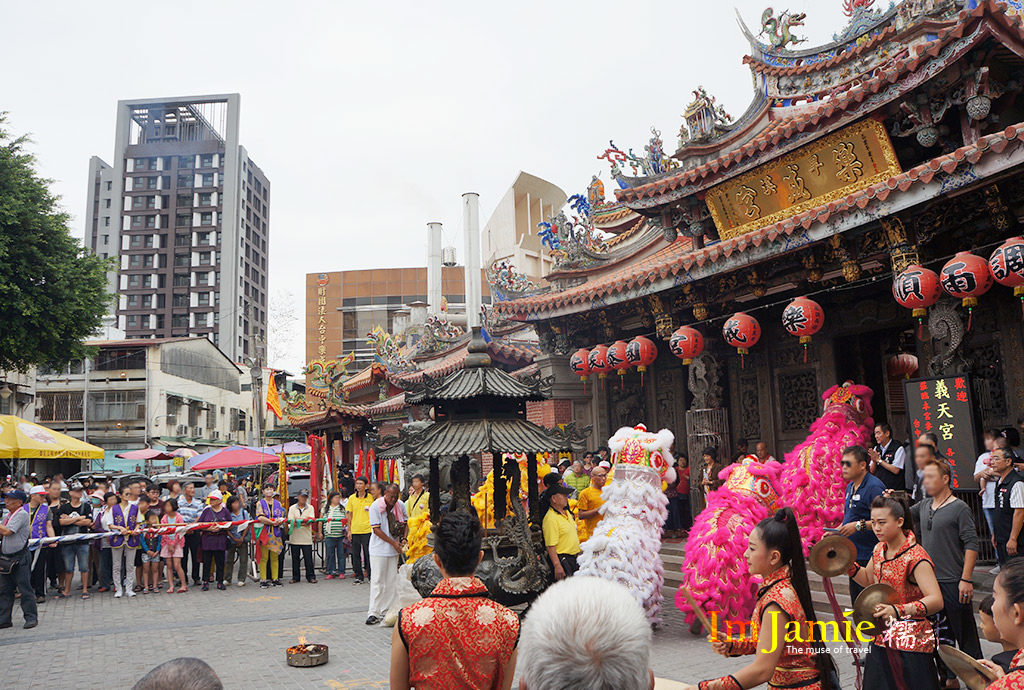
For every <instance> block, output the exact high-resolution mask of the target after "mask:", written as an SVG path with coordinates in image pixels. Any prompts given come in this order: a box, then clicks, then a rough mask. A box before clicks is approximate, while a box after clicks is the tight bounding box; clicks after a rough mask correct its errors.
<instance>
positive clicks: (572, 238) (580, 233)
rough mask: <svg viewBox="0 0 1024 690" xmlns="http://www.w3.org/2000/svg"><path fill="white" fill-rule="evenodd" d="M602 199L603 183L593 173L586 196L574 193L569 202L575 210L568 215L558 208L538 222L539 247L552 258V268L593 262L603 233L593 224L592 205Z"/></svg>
mask: <svg viewBox="0 0 1024 690" xmlns="http://www.w3.org/2000/svg"><path fill="white" fill-rule="evenodd" d="M602 203H604V183H603V182H601V180H600V179H599V178H598V177H597V175H594V176H593V177H592V178H591V180H590V185H589V186H588V187H587V196H586V197H584V196H583V195H582V194H573V195H572V196H571V197H569V206H570V207H571V208H572V210H573V211H574V213H573V216H572V218H571V219H570V218H569V217H568V216H566V215H565V211H559V212H558V213H557V214H555V215H554V216H552V217H551V220H550V221H541V222H540V223H537V227H538V228H540V231H539V232H538V233H537V235H538V236H539V237H540V241H541V248H542V249H543V248H544V247H547V248H548V253H549V254H551V256H552V257H553V258H554V259H555V270H558V269H559V267H563V268H564V267H567V266H569V267H575V266H584V265H587V264H589V263H593V262H594V260H595V258H597V257H599V256H600V252H601V250H602V247H603V245H604V234H603V233H602V232H601V231H600V230H597V229H596V228H595V227H594V217H593V211H594V207H595V205H598V204H602Z"/></svg>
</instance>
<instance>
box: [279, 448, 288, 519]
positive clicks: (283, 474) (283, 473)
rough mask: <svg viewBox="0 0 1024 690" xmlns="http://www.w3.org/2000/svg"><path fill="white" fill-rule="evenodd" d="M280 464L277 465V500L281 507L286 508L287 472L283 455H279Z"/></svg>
mask: <svg viewBox="0 0 1024 690" xmlns="http://www.w3.org/2000/svg"><path fill="white" fill-rule="evenodd" d="M280 458H281V460H280V462H279V463H278V465H277V493H278V497H277V500H278V501H280V502H281V505H283V506H285V509H287V506H288V470H287V469H286V463H287V461H286V460H285V457H284V453H281V455H280Z"/></svg>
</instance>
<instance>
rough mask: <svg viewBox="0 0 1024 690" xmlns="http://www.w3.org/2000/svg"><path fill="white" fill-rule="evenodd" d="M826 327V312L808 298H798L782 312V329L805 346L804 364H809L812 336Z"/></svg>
mask: <svg viewBox="0 0 1024 690" xmlns="http://www.w3.org/2000/svg"><path fill="white" fill-rule="evenodd" d="M824 325H825V310H824V309H822V308H821V305H820V304H818V303H817V302H815V301H814V300H812V299H807V298H806V297H797V298H796V299H795V300H793V301H792V302H790V303H789V306H787V307H786V308H785V309H784V310H783V311H782V327H783V328H785V329H786V331H787V332H788V333H789V334H790V335H795V336H797V337H798V338H800V344H801V345H803V346H804V363H805V364H806V363H807V348H808V347H810V345H811V336H812V335H814V334H815V333H817V332H818V331H820V330H821V327H822V326H824Z"/></svg>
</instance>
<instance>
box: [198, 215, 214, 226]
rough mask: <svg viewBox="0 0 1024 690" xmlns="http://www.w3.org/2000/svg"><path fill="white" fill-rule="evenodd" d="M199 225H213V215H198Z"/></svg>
mask: <svg viewBox="0 0 1024 690" xmlns="http://www.w3.org/2000/svg"><path fill="white" fill-rule="evenodd" d="M199 224H200V225H213V213H200V214H199Z"/></svg>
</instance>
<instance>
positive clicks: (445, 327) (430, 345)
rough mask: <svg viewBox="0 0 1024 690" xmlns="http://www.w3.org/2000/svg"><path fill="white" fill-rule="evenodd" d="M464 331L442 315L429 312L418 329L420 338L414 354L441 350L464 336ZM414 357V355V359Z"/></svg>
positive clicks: (461, 339) (459, 340) (460, 340)
mask: <svg viewBox="0 0 1024 690" xmlns="http://www.w3.org/2000/svg"><path fill="white" fill-rule="evenodd" d="M466 335H467V334H466V331H465V330H464V329H463V328H462V327H461V326H456V325H455V324H453V323H452V322H451V321H449V320H448V319H447V318H445V317H444V316H439V315H437V314H431V315H430V316H428V317H427V322H426V323H425V324H423V327H422V328H421V329H420V339H419V342H418V343H417V345H416V354H417V356H418V355H420V354H429V353H433V352H443V351H444V350H447V349H448V348H449V347H451V346H452V345H454V344H456V343H460V342H462V341H463V340H464V339H465V338H466ZM415 358H416V357H414V359H415Z"/></svg>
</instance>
